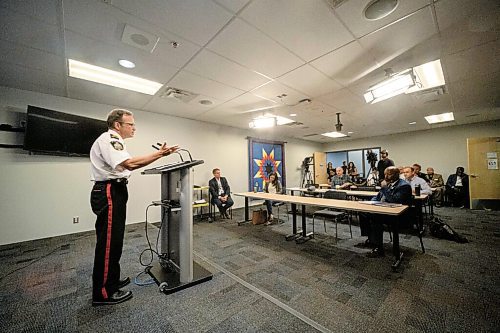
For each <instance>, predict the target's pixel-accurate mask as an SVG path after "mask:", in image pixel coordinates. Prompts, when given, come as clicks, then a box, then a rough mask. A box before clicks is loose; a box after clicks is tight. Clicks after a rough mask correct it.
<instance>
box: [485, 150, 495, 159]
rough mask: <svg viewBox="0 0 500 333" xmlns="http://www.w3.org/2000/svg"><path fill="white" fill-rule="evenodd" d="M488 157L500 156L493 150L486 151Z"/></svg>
mask: <svg viewBox="0 0 500 333" xmlns="http://www.w3.org/2000/svg"><path fill="white" fill-rule="evenodd" d="M486 158H498V157H497V152H496V151H493V152H488V153H486Z"/></svg>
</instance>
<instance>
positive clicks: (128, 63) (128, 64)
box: [118, 59, 135, 68]
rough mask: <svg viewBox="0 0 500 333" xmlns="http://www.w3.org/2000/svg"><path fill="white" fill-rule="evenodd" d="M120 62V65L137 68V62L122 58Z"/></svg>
mask: <svg viewBox="0 0 500 333" xmlns="http://www.w3.org/2000/svg"><path fill="white" fill-rule="evenodd" d="M118 63H119V64H120V66H122V67H125V68H135V64H134V63H133V62H132V61H130V60H126V59H120V60H118Z"/></svg>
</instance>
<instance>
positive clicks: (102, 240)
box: [90, 181, 128, 300]
mask: <svg viewBox="0 0 500 333" xmlns="http://www.w3.org/2000/svg"><path fill="white" fill-rule="evenodd" d="M127 200H128V191H127V185H126V181H125V182H120V183H118V182H115V181H107V182H95V184H94V187H93V188H92V193H91V195H90V204H91V207H92V211H93V212H94V213H95V214H96V215H97V219H96V223H95V230H96V236H97V243H96V246H95V256H94V270H93V273H92V288H93V292H92V298H93V300H103V299H108V298H109V297H110V296H111V295H112V294H113V293H114V292H116V291H117V290H118V282H119V280H120V258H121V255H122V248H123V237H124V233H125V218H126V210H127Z"/></svg>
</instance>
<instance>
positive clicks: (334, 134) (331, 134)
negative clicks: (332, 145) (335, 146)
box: [321, 132, 347, 138]
mask: <svg viewBox="0 0 500 333" xmlns="http://www.w3.org/2000/svg"><path fill="white" fill-rule="evenodd" d="M321 135H324V136H328V137H330V138H343V137H344V136H347V135H345V134H343V133H340V132H328V133H323V134H321Z"/></svg>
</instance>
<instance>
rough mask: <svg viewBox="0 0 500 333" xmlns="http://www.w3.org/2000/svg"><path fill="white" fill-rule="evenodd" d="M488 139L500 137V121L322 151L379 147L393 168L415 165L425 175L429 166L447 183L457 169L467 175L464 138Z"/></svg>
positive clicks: (338, 145) (341, 144) (328, 147)
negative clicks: (387, 156) (420, 168)
mask: <svg viewBox="0 0 500 333" xmlns="http://www.w3.org/2000/svg"><path fill="white" fill-rule="evenodd" d="M490 136H500V121H492V122H483V123H475V124H470V125H462V126H452V127H441V128H436V129H432V130H426V131H417V132H409V133H402V134H394V135H386V136H379V137H372V138H365V139H359V140H349V141H343V142H339V143H333V144H325V146H324V149H325V151H337V150H347V149H358V148H365V147H377V146H380V147H382V149H387V150H388V151H389V158H390V159H392V160H393V161H394V163H395V164H396V166H401V165H412V164H413V163H418V164H420V165H422V171H423V172H424V173H425V169H426V168H427V167H429V166H430V167H433V168H434V172H436V173H440V174H442V175H443V178H444V181H446V179H447V177H448V175H450V174H452V173H455V170H456V168H457V166H463V167H464V168H465V169H466V173H468V171H467V169H468V167H467V138H481V137H490ZM378 158H380V156H378Z"/></svg>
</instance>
